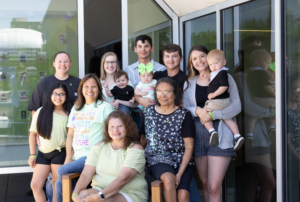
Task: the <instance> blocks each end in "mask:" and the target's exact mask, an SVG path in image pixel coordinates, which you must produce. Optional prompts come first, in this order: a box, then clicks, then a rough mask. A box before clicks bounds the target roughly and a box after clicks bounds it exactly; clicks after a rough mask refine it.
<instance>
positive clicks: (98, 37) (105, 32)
mask: <svg viewBox="0 0 300 202" xmlns="http://www.w3.org/2000/svg"><path fill="white" fill-rule="evenodd" d="M97 19H99V20H97ZM100 19H103V20H100ZM121 21H122V16H121V0H101V1H99V0H84V39H85V44H84V50H85V51H84V54H85V72H86V73H96V74H97V75H98V77H99V78H100V61H101V58H102V56H103V55H104V54H105V53H107V52H114V53H115V54H116V55H117V57H118V61H119V65H120V67H121V68H122V40H121V38H122V23H121Z"/></svg>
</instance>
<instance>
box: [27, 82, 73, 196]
mask: <svg viewBox="0 0 300 202" xmlns="http://www.w3.org/2000/svg"><path fill="white" fill-rule="evenodd" d="M70 111H71V101H70V99H69V94H68V89H67V87H66V86H65V85H64V84H62V83H56V84H53V85H52V86H51V87H50V89H49V91H48V95H47V101H46V103H45V105H44V106H43V107H40V108H39V109H38V110H37V111H36V113H35V114H34V116H33V118H32V123H31V127H30V130H29V131H30V135H29V148H30V157H29V159H28V164H29V165H30V166H31V167H32V168H34V171H33V176H32V181H31V188H32V191H33V195H34V198H35V200H36V201H46V195H45V192H44V190H43V187H44V184H45V181H46V179H47V176H48V175H49V173H50V171H51V172H52V182H53V185H54V184H55V182H56V181H57V169H58V168H59V167H60V166H61V165H63V164H64V161H65V158H66V148H65V147H66V136H67V122H68V115H69V114H70ZM38 135H39V136H40V141H41V144H40V146H39V152H38V155H37V156H36V136H38ZM53 201H56V197H55V187H54V186H53Z"/></svg>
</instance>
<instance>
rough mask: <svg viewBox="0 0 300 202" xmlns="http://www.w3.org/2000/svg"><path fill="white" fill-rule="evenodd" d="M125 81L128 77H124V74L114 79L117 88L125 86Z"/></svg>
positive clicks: (126, 81)
mask: <svg viewBox="0 0 300 202" xmlns="http://www.w3.org/2000/svg"><path fill="white" fill-rule="evenodd" d="M127 83H128V79H127V78H126V76H125V75H122V76H120V77H119V78H117V79H116V85H117V86H118V87H119V88H125V87H126V86H127Z"/></svg>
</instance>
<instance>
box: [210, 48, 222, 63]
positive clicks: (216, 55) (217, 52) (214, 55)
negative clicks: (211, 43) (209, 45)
mask: <svg viewBox="0 0 300 202" xmlns="http://www.w3.org/2000/svg"><path fill="white" fill-rule="evenodd" d="M212 58H217V59H219V60H224V59H225V54H224V52H223V51H221V50H219V49H214V50H211V51H210V52H209V53H208V54H207V57H206V60H207V61H209V60H211V59H212Z"/></svg>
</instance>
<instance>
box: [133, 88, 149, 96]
mask: <svg viewBox="0 0 300 202" xmlns="http://www.w3.org/2000/svg"><path fill="white" fill-rule="evenodd" d="M134 94H135V95H140V96H143V95H147V94H148V93H147V92H146V91H141V89H139V88H135V89H134Z"/></svg>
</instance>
